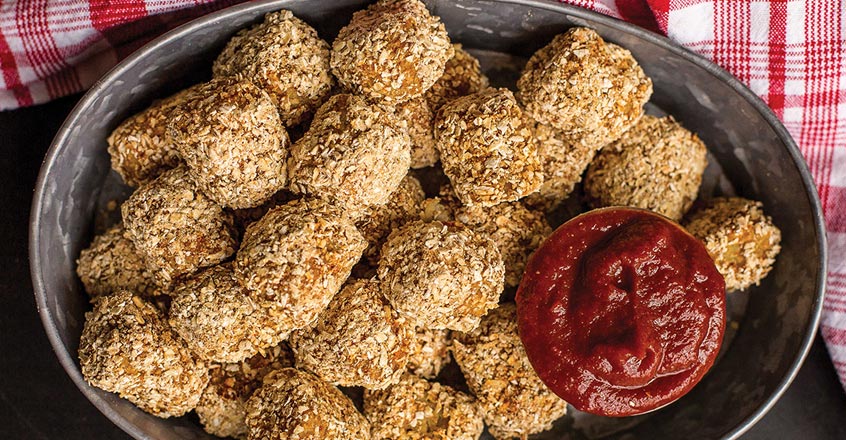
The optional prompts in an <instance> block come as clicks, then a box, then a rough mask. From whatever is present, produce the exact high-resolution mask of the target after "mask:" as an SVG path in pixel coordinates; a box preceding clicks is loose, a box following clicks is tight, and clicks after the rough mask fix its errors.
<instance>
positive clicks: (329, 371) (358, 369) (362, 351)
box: [291, 280, 413, 389]
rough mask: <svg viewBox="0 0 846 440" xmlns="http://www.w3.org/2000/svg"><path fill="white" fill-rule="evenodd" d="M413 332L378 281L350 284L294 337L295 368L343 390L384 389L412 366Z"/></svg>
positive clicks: (359, 281) (292, 343) (292, 342)
mask: <svg viewBox="0 0 846 440" xmlns="http://www.w3.org/2000/svg"><path fill="white" fill-rule="evenodd" d="M412 337H413V327H412V326H411V323H409V322H408V320H407V319H405V318H403V317H401V316H399V314H398V313H397V312H396V310H394V309H393V308H392V307H391V305H390V304H389V303H388V300H387V299H385V297H384V296H383V295H382V292H381V286H380V285H379V282H378V281H376V280H352V281H350V282H348V283H347V285H346V286H345V287H344V288H343V289H341V291H340V292H339V293H338V294H337V295H335V298H333V299H332V302H330V303H329V307H327V308H326V310H324V311H323V312H322V313H321V314H320V316H319V317H318V318H317V322H315V323H314V324H313V325H312V326H310V327H309V328H307V329H303V330H298V331H296V332H294V333H293V334H292V335H291V347H292V348H293V349H294V356H295V358H296V360H297V368H299V369H302V370H308V371H311V372H313V373H315V374H317V375H318V376H320V377H321V378H323V380H325V381H327V382H329V383H331V384H333V385H340V386H361V387H364V388H368V389H382V388H385V387H386V386H388V385H390V384H392V383H396V382H397V381H398V380H399V376H400V375H401V374H402V372H403V371H404V370H405V366H406V364H407V363H408V355H409V350H410V344H411V339H412Z"/></svg>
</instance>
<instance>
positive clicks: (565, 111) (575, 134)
mask: <svg viewBox="0 0 846 440" xmlns="http://www.w3.org/2000/svg"><path fill="white" fill-rule="evenodd" d="M517 88H518V89H519V90H520V101H521V103H522V104H523V105H524V107H525V109H526V112H527V113H529V114H530V115H532V117H533V118H534V119H535V120H537V121H539V122H541V123H543V124H548V125H551V126H553V127H555V128H557V129H559V130H561V133H560V134H561V135H562V136H563V140H564V141H565V142H567V143H568V144H577V143H582V144H585V145H598V146H602V145H605V144H607V143H609V142H612V141H614V140H615V139H617V138H619V137H620V135H621V134H623V132H625V131H626V130H628V129H629V127H631V126H632V125H634V123H635V122H637V120H638V119H639V118H640V117H641V115H643V105H644V104H646V101H648V100H649V97H650V96H651V95H652V80H650V79H649V78H648V77H647V76H646V75H645V74H644V73H643V69H641V68H640V66H639V65H638V64H637V61H636V60H635V59H634V57H632V54H631V52H629V51H628V50H626V49H623V48H621V47H619V46H617V45H614V44H611V43H606V42H605V41H603V39H602V37H600V36H599V34H597V33H596V32H594V31H593V30H591V29H587V28H572V29H569V30H567V31H566V32H564V33H563V34H560V35H558V36H556V37H555V38H554V39H553V40H552V42H551V43H549V44H548V45H546V46H545V47H543V48H541V49H540V50H538V51H537V52H535V54H534V55H532V57H531V58H530V59H529V62H528V64H526V67H525V68H524V69H523V74H522V75H521V76H520V79H519V80H518V81H517Z"/></svg>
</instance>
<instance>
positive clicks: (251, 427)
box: [247, 368, 370, 440]
mask: <svg viewBox="0 0 846 440" xmlns="http://www.w3.org/2000/svg"><path fill="white" fill-rule="evenodd" d="M247 428H248V436H247V438H248V439H250V440H324V439H334V440H368V439H370V424H369V423H368V422H367V419H365V418H364V416H363V415H361V413H359V412H358V410H357V409H355V405H353V403H352V401H351V400H350V399H349V398H348V397H347V396H345V395H344V394H343V393H342V392H341V391H340V390H338V389H337V388H335V387H333V386H332V385H329V384H328V383H326V382H325V381H324V380H323V379H320V378H319V377H317V376H315V375H313V374H311V373H308V372H305V371H299V370H295V369H293V368H285V369H282V370H278V371H275V372H273V373H270V374H269V375H267V376H266V377H265V378H264V384H263V385H262V386H261V388H259V389H258V390H257V391H256V392H255V393H254V394H253V396H252V397H250V400H248V401H247Z"/></svg>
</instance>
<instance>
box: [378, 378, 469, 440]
mask: <svg viewBox="0 0 846 440" xmlns="http://www.w3.org/2000/svg"><path fill="white" fill-rule="evenodd" d="M364 415H365V417H367V419H368V420H369V421H370V425H371V427H372V428H371V431H370V433H371V437H372V438H373V439H374V440H396V439H407V440H430V439H438V440H476V439H478V438H479V436H481V435H482V431H483V430H484V428H485V423H484V421H483V420H482V412H481V410H480V409H479V407H478V406H477V405H476V401H475V399H473V398H472V397H470V396H468V395H466V394H464V393H462V392H459V391H456V390H454V389H452V388H451V387H448V386H446V385H441V384H439V383H437V382H429V381H427V380H425V379H422V378H419V377H417V376H414V375H411V374H406V375H404V376H403V377H402V379H401V380H400V382H399V383H397V384H395V385H393V386H391V387H390V388H388V389H386V390H381V391H370V390H367V391H365V392H364Z"/></svg>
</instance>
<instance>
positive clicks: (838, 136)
mask: <svg viewBox="0 0 846 440" xmlns="http://www.w3.org/2000/svg"><path fill="white" fill-rule="evenodd" d="M234 3H238V0H218V1H208V0H194V1H188V0H146V1H144V0H89V1H67V0H18V1H14V0H12V1H4V2H0V70H2V77H0V109H2V110H5V109H14V108H18V107H24V106H30V105H34V104H40V103H43V102H47V101H50V100H51V99H55V98H58V97H60V96H65V95H68V94H71V93H76V92H79V91H82V90H85V89H86V88H88V87H90V86H91V85H92V84H93V83H94V82H95V81H96V80H97V79H98V78H99V77H100V76H102V75H103V74H104V73H105V72H106V71H108V70H109V69H110V68H111V67H112V66H114V65H115V64H116V63H117V62H118V61H119V60H120V59H122V58H124V57H125V56H127V55H128V54H129V53H131V52H132V51H133V50H135V49H137V48H138V47H140V46H141V45H143V44H144V43H146V42H147V41H149V40H150V39H152V38H154V37H155V36H157V35H159V34H161V33H162V32H164V31H167V30H169V29H171V28H173V27H175V26H177V25H179V24H182V23H184V22H185V21H188V20H190V19H191V18H194V17H197V16H200V15H203V14H206V13H208V12H211V11H214V10H217V9H220V8H223V7H225V6H229V5H230V4H234ZM566 3H570V4H573V5H576V6H582V7H585V8H588V9H592V10H594V11H597V12H600V13H602V14H607V15H610V16H613V17H616V18H620V19H623V20H627V21H630V22H632V23H635V24H637V25H640V26H642V27H644V28H647V29H650V30H653V31H655V32H660V33H661V34H664V35H666V36H668V37H669V38H670V39H672V40H674V41H676V42H678V43H679V44H681V45H683V46H685V47H687V48H689V49H691V50H693V51H695V52H698V53H699V54H701V55H703V56H705V57H706V58H708V59H710V60H712V61H714V62H715V63H717V64H719V65H720V66H722V67H723V68H725V69H727V70H728V71H729V72H731V73H733V74H734V75H735V76H737V78H739V79H740V80H741V81H743V82H744V83H745V84H746V85H748V86H749V88H750V89H752V91H753V92H755V93H756V94H758V96H760V97H761V98H762V99H763V100H764V101H766V102H767V103H768V104H769V106H770V107H771V108H772V109H773V111H774V112H775V114H776V115H777V116H778V117H779V118H780V119H781V120H782V122H784V125H785V127H787V129H788V130H789V131H790V133H791V135H792V136H793V138H794V139H795V140H796V142H797V144H798V145H799V148H800V149H801V150H802V153H803V154H804V156H805V159H806V160H807V162H808V166H809V167H810V170H811V173H812V175H813V177H814V181H815V182H816V185H817V189H818V190H819V194H820V200H821V202H822V207H823V212H824V215H825V219H826V228H827V232H828V241H829V257H830V259H829V267H828V271H829V272H828V281H827V285H826V298H825V302H824V305H823V317H822V323H821V325H820V331H821V333H822V336H823V338H824V339H825V342H826V345H827V347H828V351H829V354H830V355H831V358H832V361H833V363H834V367H835V368H836V370H837V373H838V375H839V377H840V381H841V383H843V384H844V387H846V5H845V4H844V2H842V1H836V0H760V1H756V0H616V1H614V0H569V1H566Z"/></svg>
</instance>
